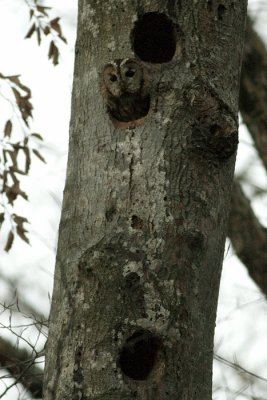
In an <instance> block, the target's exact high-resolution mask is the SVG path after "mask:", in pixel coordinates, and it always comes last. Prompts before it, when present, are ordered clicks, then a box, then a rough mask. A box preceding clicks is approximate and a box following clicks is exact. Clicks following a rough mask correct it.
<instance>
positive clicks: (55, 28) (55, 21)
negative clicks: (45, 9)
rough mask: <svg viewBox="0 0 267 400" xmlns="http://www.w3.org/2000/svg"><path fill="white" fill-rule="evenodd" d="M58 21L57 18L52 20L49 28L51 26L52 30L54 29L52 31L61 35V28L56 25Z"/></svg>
mask: <svg viewBox="0 0 267 400" xmlns="http://www.w3.org/2000/svg"><path fill="white" fill-rule="evenodd" d="M59 20H60V18H59V17H57V18H55V19H52V20H51V21H50V26H51V28H52V29H54V31H56V32H57V33H58V34H59V35H61V34H62V32H61V27H60V25H59V23H58V21H59Z"/></svg>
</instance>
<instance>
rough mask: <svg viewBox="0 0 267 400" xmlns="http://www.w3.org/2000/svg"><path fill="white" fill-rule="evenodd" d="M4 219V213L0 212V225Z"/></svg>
mask: <svg viewBox="0 0 267 400" xmlns="http://www.w3.org/2000/svg"><path fill="white" fill-rule="evenodd" d="M4 220H5V214H4V213H0V226H1V225H2V223H3V222H4Z"/></svg>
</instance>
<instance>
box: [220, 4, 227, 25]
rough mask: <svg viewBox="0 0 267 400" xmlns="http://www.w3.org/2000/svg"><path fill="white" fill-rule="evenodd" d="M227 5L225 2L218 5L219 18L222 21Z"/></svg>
mask: <svg viewBox="0 0 267 400" xmlns="http://www.w3.org/2000/svg"><path fill="white" fill-rule="evenodd" d="M225 10H226V7H225V6H224V5H223V4H219V6H218V19H219V20H220V21H221V20H222V19H223V14H224V13H225Z"/></svg>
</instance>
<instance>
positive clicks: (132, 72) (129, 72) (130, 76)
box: [125, 69, 135, 78]
mask: <svg viewBox="0 0 267 400" xmlns="http://www.w3.org/2000/svg"><path fill="white" fill-rule="evenodd" d="M134 74H135V70H133V69H128V70H127V71H126V72H125V76H126V78H132V77H133V76H134Z"/></svg>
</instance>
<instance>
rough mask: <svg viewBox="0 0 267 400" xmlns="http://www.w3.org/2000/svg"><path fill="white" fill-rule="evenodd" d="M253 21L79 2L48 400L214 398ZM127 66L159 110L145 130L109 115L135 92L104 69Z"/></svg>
mask: <svg viewBox="0 0 267 400" xmlns="http://www.w3.org/2000/svg"><path fill="white" fill-rule="evenodd" d="M163 3H164V4H163ZM245 15H246V1H245V0H238V1H236V2H231V3H230V2H226V1H220V2H218V1H216V0H214V1H206V0H205V1H204V0H200V1H195V2H192V3H191V2H189V3H188V1H185V0H181V1H179V2H178V1H167V2H162V1H159V0H150V1H149V0H148V1H145V0H143V1H142V0H136V1H135V0H132V1H128V2H127V1H125V0H124V1H123V0H122V1H118V2H114V0H107V1H105V2H95V1H93V0H91V1H88V0H80V1H79V20H78V36H77V43H76V61H75V73H74V86H73V95H72V118H71V124H70V144H69V160H68V170H67V181H66V187H65V192H64V202H63V210H62V218H61V224H60V234H59V244H58V254H57V263H56V271H55V285H54V293H53V302H52V311H51V321H50V333H49V339H48V349H47V365H46V372H45V390H44V391H45V397H44V398H45V400H52V399H53V400H57V399H64V400H68V399H69V400H70V399H71V400H78V399H83V400H89V399H90V400H93V399H98V400H100V399H101V400H102V399H103V400H111V399H112V400H115V399H116V400H117V399H123V400H130V399H140V400H141V399H142V400H157V399H160V400H167V399H174V398H175V399H180V400H203V399H205V400H210V399H211V383H212V382H211V381H212V379H211V378H212V358H213V334H214V325H215V317H216V306H217V298H218V289H219V280H220V274H221V264H222V259H223V252H224V243H225V235H226V226H227V219H228V214H229V207H230V197H231V186H232V179H233V171H234V163H235V153H236V146H237V111H238V90H239V75H240V65H241V57H242V45H243V36H244V25H245ZM155 44H156V46H155ZM128 58H130V59H133V58H135V59H138V64H139V65H141V66H142V67H141V68H143V71H144V81H142V85H140V93H139V94H140V96H139V97H138V99H141V100H143V99H144V91H145V94H146V97H145V99H146V104H147V99H149V102H150V106H149V107H150V109H149V112H148V113H147V115H146V114H144V115H143V116H142V118H138V120H137V121H136V120H134V119H133V118H132V117H131V115H130V116H129V117H128V121H125V116H124V117H123V119H122V120H119V119H118V118H114V115H115V114H112V113H111V111H110V110H111V108H110V103H111V101H112V102H113V109H114V107H115V106H118V109H119V111H122V110H125V108H124V105H125V104H123V101H125V99H126V97H121V98H120V99H118V98H114V97H113V98H111V96H110V92H108V91H107V87H106V86H105V80H104V78H103V73H102V71H103V67H104V65H108V66H109V68H110V69H111V68H115V67H116V68H119V67H118V65H120V66H122V65H126V64H127V62H128V61H127V59H128ZM125 59H126V60H125ZM114 60H116V61H114ZM121 60H124V61H121ZM121 68H122V67H121ZM101 73H102V75H101ZM112 75H116V74H115V73H112ZM117 76H118V73H117V75H116V77H115V78H114V76H113V77H112V79H113V80H116V79H117ZM110 77H111V75H110ZM99 82H100V83H99ZM103 82H104V83H103ZM128 97H129V96H128ZM128 97H127V98H128ZM131 98H132V97H131ZM107 99H108V100H107ZM106 103H107V104H106ZM135 106H136V105H135ZM127 107H128V109H127V112H128V114H129V110H130V111H131V109H132V103H128V104H127ZM136 107H137V106H136ZM107 108H108V110H109V111H110V112H109V113H108V112H107ZM144 108H145V107H144ZM118 109H117V110H116V111H118ZM117 114H118V113H116V117H117ZM130 114H131V113H130Z"/></svg>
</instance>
